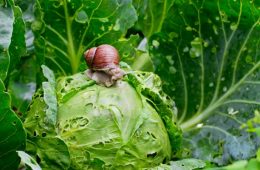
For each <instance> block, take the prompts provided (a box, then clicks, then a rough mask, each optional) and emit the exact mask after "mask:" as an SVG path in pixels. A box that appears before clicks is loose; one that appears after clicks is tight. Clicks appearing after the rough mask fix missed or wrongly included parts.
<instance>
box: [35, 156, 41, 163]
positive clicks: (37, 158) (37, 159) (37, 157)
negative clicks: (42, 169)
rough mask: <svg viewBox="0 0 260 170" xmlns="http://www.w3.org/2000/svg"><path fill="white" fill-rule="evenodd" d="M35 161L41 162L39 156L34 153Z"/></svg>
mask: <svg viewBox="0 0 260 170" xmlns="http://www.w3.org/2000/svg"><path fill="white" fill-rule="evenodd" d="M36 162H37V163H41V158H40V157H39V156H38V155H36Z"/></svg>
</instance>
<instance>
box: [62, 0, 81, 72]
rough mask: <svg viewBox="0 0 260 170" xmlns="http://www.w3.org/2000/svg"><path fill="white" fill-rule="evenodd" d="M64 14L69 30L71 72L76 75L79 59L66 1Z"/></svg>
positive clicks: (65, 0)
mask: <svg viewBox="0 0 260 170" xmlns="http://www.w3.org/2000/svg"><path fill="white" fill-rule="evenodd" d="M63 2H64V12H65V18H66V29H67V38H68V53H69V58H70V64H71V70H72V73H73V74H74V73H76V72H77V71H78V65H79V59H78V57H77V55H76V52H75V47H74V43H73V37H72V30H71V21H70V17H69V12H68V6H67V0H64V1H63Z"/></svg>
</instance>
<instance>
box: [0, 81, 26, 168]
mask: <svg viewBox="0 0 260 170" xmlns="http://www.w3.org/2000/svg"><path fill="white" fill-rule="evenodd" d="M0 98H1V100H0V134H1V136H0V167H1V169H3V170H4V169H6V170H9V169H17V168H18V165H19V163H20V158H19V157H18V155H17V153H16V151H17V150H24V149H25V140H26V134H25V131H24V128H23V125H22V122H21V121H20V119H19V118H18V117H17V116H16V114H15V113H14V112H13V111H12V110H11V99H10V96H9V94H8V93H6V92H5V87H4V84H3V82H2V80H1V79H0Z"/></svg>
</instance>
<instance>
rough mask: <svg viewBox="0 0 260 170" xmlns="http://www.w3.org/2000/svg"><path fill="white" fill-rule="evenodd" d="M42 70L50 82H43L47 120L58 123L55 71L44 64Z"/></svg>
mask: <svg viewBox="0 0 260 170" xmlns="http://www.w3.org/2000/svg"><path fill="white" fill-rule="evenodd" d="M42 71H43V74H44V76H45V77H46V78H47V79H48V82H43V83H42V88H43V93H44V94H43V98H44V101H45V103H46V105H47V106H48V108H47V110H46V118H47V121H48V122H50V123H51V124H53V125H55V124H56V119H57V112H58V108H57V107H58V106H57V105H58V104H57V97H56V89H55V88H56V82H55V81H56V80H55V76H54V73H53V72H52V70H50V69H49V68H48V67H47V66H45V65H42Z"/></svg>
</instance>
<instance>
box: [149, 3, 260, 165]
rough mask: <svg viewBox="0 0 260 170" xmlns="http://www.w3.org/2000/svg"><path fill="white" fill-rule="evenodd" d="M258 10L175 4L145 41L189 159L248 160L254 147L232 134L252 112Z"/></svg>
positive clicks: (259, 72) (258, 62) (258, 63)
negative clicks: (172, 105) (173, 109)
mask: <svg viewBox="0 0 260 170" xmlns="http://www.w3.org/2000/svg"><path fill="white" fill-rule="evenodd" d="M258 6H259V4H258V3H256V2H255V1H233V0H226V1H210V0H206V1H196V0H185V1H175V3H174V5H173V6H172V8H171V9H170V11H169V12H168V15H167V17H166V20H165V22H164V25H163V27H162V30H161V32H160V33H157V34H154V35H153V36H152V37H151V38H150V39H149V53H150V55H151V56H152V59H153V62H154V65H155V72H156V73H157V74H158V75H159V76H160V77H161V79H162V80H163V87H164V90H165V91H166V93H168V94H169V95H170V96H171V97H172V98H173V99H174V100H175V102H176V106H177V108H178V113H179V115H178V119H179V123H180V124H181V127H182V129H183V130H184V131H185V132H186V133H185V135H184V145H183V146H185V147H188V148H189V149H190V151H191V156H192V157H195V158H199V159H203V160H207V161H209V162H214V163H217V164H218V165H224V164H228V163H229V162H230V161H233V160H239V159H249V158H250V157H252V156H254V155H255V152H256V150H257V146H259V140H257V137H256V135H255V134H253V135H252V134H249V133H248V132H247V131H245V130H241V129H240V126H241V125H242V124H244V123H245V122H246V121H247V120H248V119H249V118H251V117H253V114H254V110H256V109H257V108H258V107H259V106H260V100H259V99H260V91H259V87H260V86H259V85H260V83H259V79H260V55H259V54H260V53H259V52H260V51H259V47H260V46H259V45H260V39H259V38H258V37H259V35H260V25H259V21H260V12H259V10H258V8H259V7H258ZM231 8H232V9H233V10H230V9H231ZM171 33H176V34H177V35H178V36H172V35H171ZM176 34H174V35H176ZM155 42H158V43H155Z"/></svg>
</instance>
